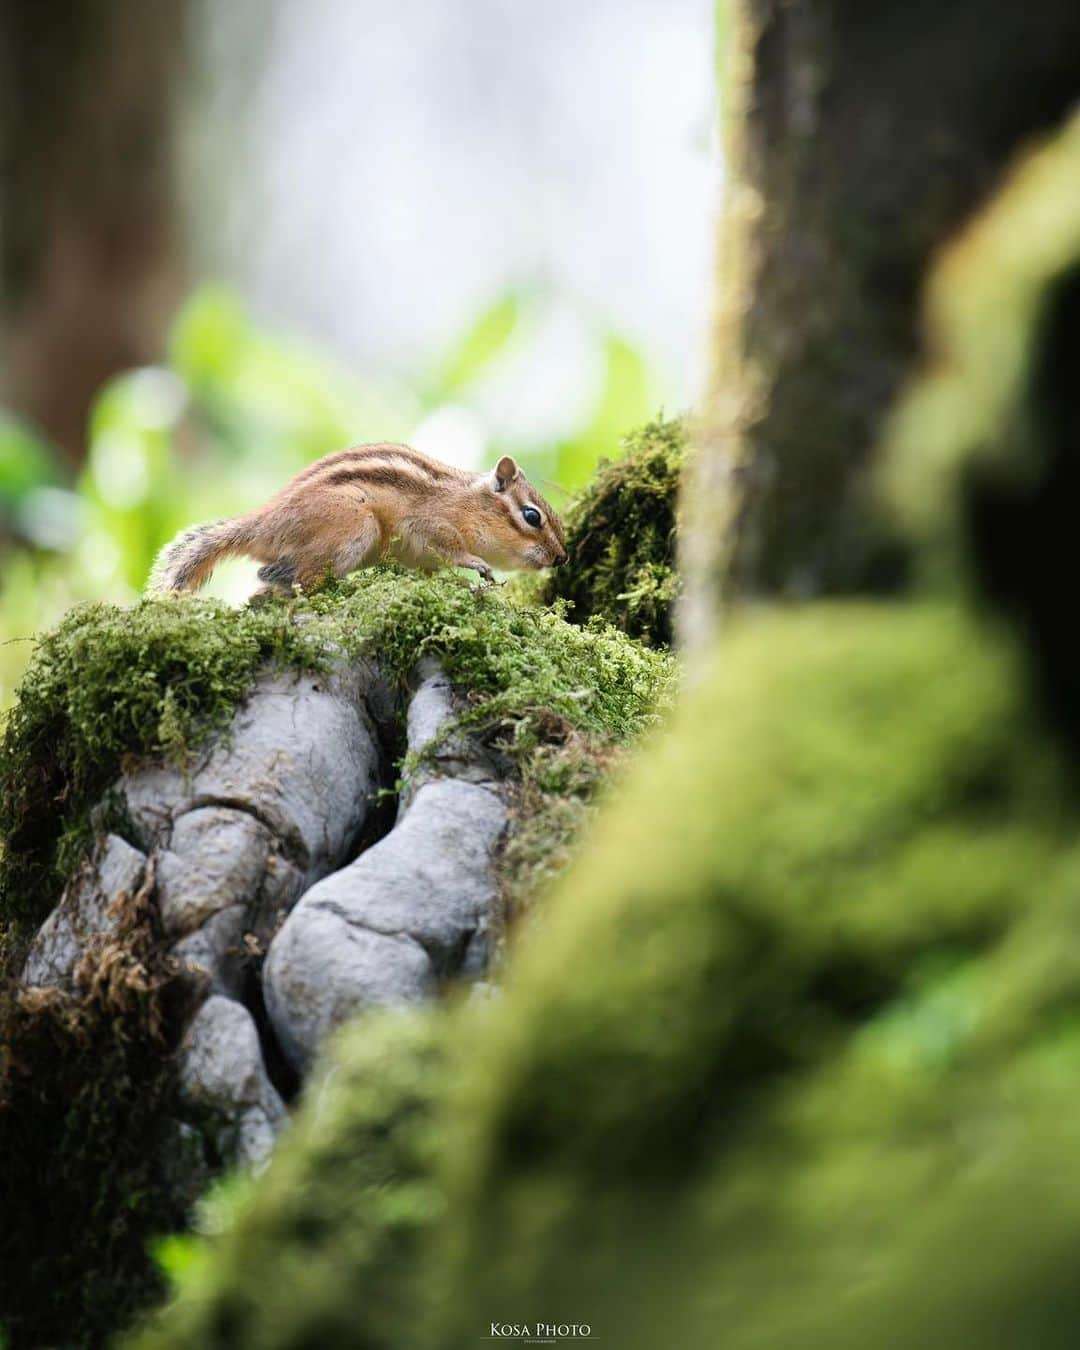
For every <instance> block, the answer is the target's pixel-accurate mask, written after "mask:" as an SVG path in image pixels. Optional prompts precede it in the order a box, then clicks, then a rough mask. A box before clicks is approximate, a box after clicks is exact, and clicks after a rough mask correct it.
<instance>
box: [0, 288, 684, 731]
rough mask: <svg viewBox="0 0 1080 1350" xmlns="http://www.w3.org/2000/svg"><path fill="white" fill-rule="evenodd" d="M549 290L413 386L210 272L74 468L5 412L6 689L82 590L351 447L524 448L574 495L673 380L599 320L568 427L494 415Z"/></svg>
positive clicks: (120, 582) (103, 587) (2, 675)
mask: <svg viewBox="0 0 1080 1350" xmlns="http://www.w3.org/2000/svg"><path fill="white" fill-rule="evenodd" d="M549 303H550V301H549V300H548V299H547V298H546V297H545V296H543V295H542V294H539V293H533V294H526V293H522V292H507V293H506V294H505V295H503V296H500V297H498V298H497V299H496V300H495V301H494V302H493V303H492V304H490V305H488V306H486V307H485V308H483V309H482V310H481V311H480V313H478V314H477V316H476V318H475V319H474V320H473V321H472V322H471V323H470V324H469V325H468V326H467V328H466V329H465V331H464V332H463V333H461V335H460V336H459V337H458V338H457V339H456V340H455V341H454V342H453V343H452V344H451V346H450V347H449V348H448V350H447V351H445V352H444V353H443V354H442V356H441V357H440V358H439V359H438V360H437V361H436V362H434V363H433V364H432V366H431V368H430V369H428V370H426V371H424V372H422V373H421V374H420V375H419V377H418V378H417V379H416V380H415V381H413V382H411V383H409V384H405V383H404V382H397V381H392V380H389V379H372V378H363V377H359V376H357V375H354V374H352V373H350V372H348V371H347V370H346V369H345V368H344V366H343V364H342V363H341V362H339V361H336V360H335V359H333V357H331V356H329V355H328V354H326V353H321V352H317V351H315V350H313V349H312V347H311V346H310V345H309V344H306V343H304V342H301V341H297V340H293V339H290V338H288V337H286V336H282V335H279V334H270V333H266V332H262V331H260V330H259V329H258V328H257V327H256V326H255V325H254V324H253V323H252V320H251V318H250V315H249V314H248V313H247V312H246V311H245V308H244V305H243V304H242V302H241V300H240V299H239V298H238V296H237V295H236V294H234V293H233V292H231V291H230V290H228V289H225V288H223V287H221V286H205V287H203V288H202V289H200V290H198V291H196V292H195V294H194V295H193V296H192V297H191V298H190V299H189V300H188V301H187V303H186V304H185V305H184V306H183V308H182V309H181V311H180V313H179V314H178V315H177V318H176V320H175V322H174V324H173V327H172V331H171V334H170V338H169V344H168V353H167V359H166V360H165V361H164V362H163V363H162V364H160V365H155V366H147V367H143V368H140V369H136V370H132V371H129V372H126V373H124V374H121V375H118V376H116V377H114V378H113V379H112V380H110V381H109V382H108V383H107V384H106V385H105V387H104V388H103V389H102V390H101V393H100V394H99V395H98V397H97V399H96V401H95V403H94V405H93V408H92V410H91V414H90V422H89V435H88V443H87V456H86V460H85V463H84V464H83V466H82V467H81V468H80V469H79V470H78V471H77V472H76V473H72V472H71V471H70V470H69V469H68V468H67V466H66V464H65V463H64V461H63V460H62V458H61V457H60V456H59V455H58V454H57V453H56V452H55V451H54V450H52V449H51V447H50V446H49V444H48V443H47V442H46V441H44V440H43V439H41V438H39V437H37V436H35V435H34V433H33V431H32V430H31V429H30V428H29V427H28V426H27V425H26V424H24V423H22V422H20V421H19V420H17V419H15V418H14V417H12V416H10V415H3V416H0V550H2V573H0V643H3V645H2V646H0V705H2V704H4V703H7V702H9V701H10V698H11V695H12V692H13V689H14V686H15V683H16V682H17V679H18V676H19V674H20V673H21V671H22V669H23V667H24V666H25V663H26V660H27V658H28V655H29V647H30V642H29V637H30V635H31V634H33V633H34V632H35V631H37V630H39V629H41V628H44V627H48V626H50V625H51V624H52V623H54V622H55V621H56V620H57V619H58V618H59V617H60V616H61V614H63V612H64V611H65V610H66V609H67V608H68V607H69V606H70V605H71V604H73V603H75V602H76V601H80V600H90V599H102V600H114V601H125V600H130V599H131V598H132V597H133V596H135V595H136V594H137V593H138V591H139V590H140V589H141V588H142V586H143V584H144V583H145V580H146V575H147V571H148V569H149V567H150V563H151V561H152V559H153V557H154V555H155V553H156V552H157V550H158V549H159V548H160V547H161V545H162V544H164V543H165V542H166V541H167V540H168V539H170V538H171V537H172V535H173V534H175V533H176V531H177V530H179V529H181V528H182V527H183V526H185V525H188V524H190V523H192V522H193V521H198V520H205V519H212V518H214V517H216V516H221V515H228V514H232V513H235V512H239V511H242V510H248V509H250V508H251V507H252V506H254V505H257V504H259V503H260V502H261V501H263V500H265V498H266V497H268V496H269V495H270V494H271V493H272V492H273V491H275V489H276V488H277V487H279V486H280V485H281V483H282V482H284V481H285V480H286V479H287V478H288V477H289V476H290V475H291V474H293V473H295V472H296V471H297V470H298V469H300V468H301V467H302V466H303V465H304V464H306V463H308V462H310V461H311V460H312V459H315V458H317V457H318V456H319V455H323V454H327V453H329V452H330V451H332V450H336V449H340V448H341V447H343V446H345V445H349V444H353V443H356V442H359V441H368V440H405V441H408V442H409V443H410V444H413V445H415V446H417V447H418V448H421V449H424V450H426V451H428V452H429V453H431V454H434V455H437V456H439V457H441V458H444V459H448V460H450V461H452V462H454V463H459V464H463V465H466V466H468V467H470V468H482V467H485V466H486V465H487V463H488V461H489V460H490V461H491V462H492V463H493V462H494V461H495V459H497V458H498V456H499V455H501V454H512V455H514V456H515V457H516V458H517V459H518V461H519V462H520V463H521V464H522V466H523V467H524V468H525V470H526V472H527V473H528V475H529V476H530V478H532V479H533V480H534V481H536V482H538V483H540V484H542V485H543V486H544V490H545V491H548V492H549V493H550V495H551V496H552V497H553V498H554V499H555V500H557V501H562V500H565V497H566V494H567V492H568V491H571V490H573V489H575V488H577V487H579V486H580V485H581V484H582V483H583V482H584V481H585V480H586V479H587V478H588V477H589V475H590V474H591V473H592V472H593V470H594V469H595V467H596V465H597V463H598V462H599V460H600V458H601V457H603V456H611V455H612V454H614V453H616V452H617V450H618V442H619V438H620V436H621V435H622V433H623V432H624V431H625V430H626V429H627V428H629V427H631V426H633V425H634V424H635V423H636V422H640V421H642V420H643V419H644V418H645V416H646V415H647V414H648V412H649V410H650V408H651V407H652V406H653V405H654V400H655V399H656V397H657V392H658V391H657V388H656V384H657V381H656V377H655V374H654V372H651V371H650V369H649V367H648V365H647V363H646V360H645V358H644V357H643V356H642V354H641V353H640V352H639V351H638V350H637V349H636V348H635V347H634V345H633V344H632V343H631V342H629V341H628V340H627V339H626V338H624V337H622V336H620V335H619V334H618V333H615V332H611V331H603V330H597V331H596V332H594V333H593V334H592V341H593V343H594V345H595V351H596V354H597V357H598V360H599V363H600V368H601V370H602V378H601V379H600V380H599V382H598V387H597V389H596V392H595V396H594V398H593V400H592V403H591V405H589V404H587V405H585V406H584V407H583V409H582V413H581V417H580V421H579V425H578V426H577V427H575V428H574V429H573V430H572V431H571V432H570V434H568V435H567V436H566V437H565V438H563V439H562V440H559V441H554V442H552V443H551V444H549V445H543V446H537V445H535V444H530V443H528V442H521V441H520V440H516V439H515V438H514V437H513V435H508V434H505V433H504V434H501V435H500V434H498V433H497V432H495V431H493V429H492V428H491V427H490V425H489V424H488V423H487V421H486V420H485V418H484V415H483V411H482V408H481V407H480V406H479V404H478V400H477V399H476V397H475V396H476V392H477V391H478V390H480V389H482V388H483V387H484V385H485V384H490V382H492V381H493V380H497V379H498V378H499V372H500V367H505V365H506V364H507V363H508V362H510V361H516V360H520V359H521V352H522V349H523V348H526V349H527V347H528V345H529V343H530V342H531V341H532V340H533V337H534V335H535V332H536V330H537V328H538V326H539V325H540V324H541V323H542V322H543V321H544V315H545V310H546V308H547V306H548V305H549ZM252 575H253V567H252V566H251V565H249V564H246V563H237V564H234V565H233V566H232V567H230V568H223V569H222V574H221V576H220V577H219V578H216V579H215V582H214V583H213V584H212V586H211V592H212V593H216V594H219V595H222V596H224V597H225V598H229V599H233V600H240V599H242V598H243V597H244V596H246V595H247V594H248V593H249V592H250V589H251V584H252Z"/></svg>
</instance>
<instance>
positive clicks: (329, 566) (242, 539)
mask: <svg viewBox="0 0 1080 1350" xmlns="http://www.w3.org/2000/svg"><path fill="white" fill-rule="evenodd" d="M237 555H239V556H243V557H248V558H254V559H255V561H256V562H260V563H262V564H263V566H262V567H261V568H260V569H259V580H260V581H262V582H263V583H264V585H263V587H262V588H261V589H260V590H259V591H257V592H256V595H257V596H260V597H261V596H265V595H269V594H273V593H275V592H277V593H284V594H290V593H291V592H292V589H293V587H294V586H300V587H301V588H302V589H304V590H306V589H308V588H309V587H311V586H313V585H314V584H315V583H316V582H318V581H321V580H323V579H324V578H325V577H326V576H327V575H328V574H330V575H333V576H336V577H342V576H345V575H346V574H347V573H348V572H352V571H354V570H355V569H356V568H358V567H367V566H369V565H370V564H372V563H375V562H379V561H380V560H381V559H383V558H393V559H395V560H396V561H397V562H401V563H405V564H406V565H407V566H410V567H418V568H421V569H423V570H425V571H431V570H434V569H435V568H437V567H445V566H450V567H471V568H473V569H474V570H475V571H477V572H479V573H480V576H481V577H483V579H484V580H485V581H489V582H490V581H493V580H494V576H493V574H492V568H493V567H498V568H540V567H552V566H558V565H559V564H560V563H564V562H566V556H567V555H566V545H565V538H564V536H563V527H562V522H561V521H560V520H559V517H558V516H557V515H556V514H555V512H554V511H553V510H552V509H551V507H550V506H549V505H548V504H547V502H546V501H545V500H544V499H543V497H541V496H540V494H539V493H538V492H537V491H536V489H535V488H533V487H532V486H531V485H530V484H529V482H528V480H527V479H526V477H525V475H524V474H523V473H522V472H521V470H520V469H519V468H518V466H517V465H516V464H515V463H514V461H513V460H512V459H511V458H510V456H509V455H504V456H503V457H502V459H500V460H499V462H498V464H496V465H495V468H494V469H493V470H492V471H491V472H490V473H468V472H466V471H465V470H464V469H454V468H451V467H450V466H449V465H448V464H440V463H439V461H438V460H435V459H430V458H429V457H428V456H427V455H422V454H421V453H420V452H419V451H418V450H412V449H410V448H409V447H408V446H407V445H357V446H354V447H353V448H352V449H351V450H341V451H339V452H338V453H337V454H333V455H326V456H324V458H322V459H319V460H316V461H315V463H314V464H309V465H308V467H307V468H306V469H302V470H301V471H300V472H299V473H298V474H297V475H296V477H295V478H293V479H291V480H290V481H289V482H288V483H286V484H285V486H284V487H283V488H282V489H281V491H280V492H278V493H276V494H275V495H274V496H273V497H271V498H270V500H269V501H268V502H267V503H266V505H265V506H262V507H260V508H259V509H258V510H257V511H252V512H251V513H250V514H249V515H245V516H236V517H234V518H232V519H229V520H217V521H213V522H212V523H210V524H208V525H196V526H195V527H194V528H193V529H190V530H185V531H184V532H183V533H182V534H179V535H178V536H177V537H176V538H175V539H174V540H173V541H172V543H171V544H167V545H166V546H165V548H163V549H162V550H161V552H160V553H159V554H158V557H157V561H156V562H155V563H154V566H153V569H152V571H151V573H150V580H149V583H148V588H149V589H150V590H151V591H156V592H168V591H193V590H197V589H198V588H199V587H200V586H202V585H203V584H204V583H205V582H206V581H207V580H208V579H209V577H210V574H211V573H212V572H213V570H214V568H215V567H216V565H217V564H218V562H219V561H220V560H221V559H222V558H227V557H234V556H237Z"/></svg>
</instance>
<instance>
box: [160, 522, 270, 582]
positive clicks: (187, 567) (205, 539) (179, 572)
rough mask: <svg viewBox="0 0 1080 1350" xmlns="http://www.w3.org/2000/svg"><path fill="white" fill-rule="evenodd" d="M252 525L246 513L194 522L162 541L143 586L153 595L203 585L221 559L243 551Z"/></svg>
mask: <svg viewBox="0 0 1080 1350" xmlns="http://www.w3.org/2000/svg"><path fill="white" fill-rule="evenodd" d="M252 534H253V526H252V523H251V521H250V520H249V518H248V517H246V516H236V517H234V518H233V519H230V520H212V521H211V522H210V523H209V524H208V525H195V526H193V527H192V528H191V529H190V530H185V531H184V532H183V533H182V534H178V535H177V536H176V538H175V539H174V540H173V541H172V543H171V544H166V545H165V547H164V548H163V549H162V550H161V552H160V553H159V554H158V555H157V558H156V559H155V560H154V566H153V567H152V568H151V569H150V580H149V581H148V582H147V585H146V588H147V590H148V591H152V592H154V593H156V594H159V595H161V594H166V593H168V592H169V591H197V590H198V589H199V587H200V586H203V585H205V584H206V582H207V581H209V579H210V574H211V573H212V572H213V570H214V568H215V567H216V566H217V565H218V563H219V562H220V561H221V559H222V558H228V557H232V556H234V555H236V554H238V553H246V552H247V551H248V549H249V547H250V546H251V543H252Z"/></svg>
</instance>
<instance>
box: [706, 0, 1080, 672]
mask: <svg viewBox="0 0 1080 1350" xmlns="http://www.w3.org/2000/svg"><path fill="white" fill-rule="evenodd" d="M733 17H734V21H733V24H732V38H731V42H730V46H729V51H728V62H727V64H728V76H727V79H728V83H727V88H726V90H725V94H726V98H727V102H728V109H729V117H730V123H731V128H732V130H731V134H730V136H729V142H730V144H729V156H728V171H729V175H730V177H729V188H728V194H727V195H728V200H727V209H726V212H725V219H724V221H723V224H722V227H721V259H720V271H721V294H720V304H719V320H718V325H717V334H716V357H715V365H714V381H713V387H712V390H711V393H710V398H709V403H708V406H707V409H706V416H705V418H704V427H703V429H702V438H701V439H702V453H701V457H700V462H699V466H698V475H697V479H696V481H695V486H694V490H693V491H692V493H691V497H692V501H691V502H690V503H689V507H690V510H689V515H690V519H691V522H692V524H691V527H690V529H689V530H688V535H689V538H688V540H687V543H686V553H685V565H686V567H687V570H688V571H689V573H690V587H689V596H688V600H687V603H686V606H685V609H684V612H683V616H682V619H683V624H682V626H683V631H684V635H685V637H686V640H687V642H688V644H689V645H690V646H700V645H701V644H702V643H703V642H704V641H705V640H707V638H708V636H709V635H710V633H711V632H712V630H713V628H714V627H715V622H716V614H717V611H718V608H719V606H720V605H722V603H723V602H724V600H725V599H727V598H730V597H732V596H735V595H741V596H746V597H754V596H762V595H814V594H822V593H830V592H831V593H837V592H852V591H866V590H880V589H883V588H886V587H890V586H894V585H895V584H897V582H898V581H899V580H900V579H901V578H902V576H903V571H904V558H903V555H902V553H901V551H900V550H899V549H898V548H897V547H896V546H895V545H893V544H891V543H890V542H889V540H888V539H887V538H886V537H885V536H884V534H883V532H882V530H881V529H880V527H878V526H876V525H875V523H874V522H873V519H872V512H871V510H870V509H869V508H868V501H867V494H866V487H867V477H868V470H869V469H870V468H871V464H872V457H873V449H874V446H875V444H876V442H877V440H878V437H879V434H880V431H881V427H882V421H883V418H884V416H885V414H886V413H887V412H888V410H889V407H890V405H891V403H892V401H893V398H894V396H895V395H896V393H897V392H898V390H899V388H900V386H901V385H902V383H903V381H904V380H905V378H906V376H907V375H908V374H909V373H910V372H911V370H912V366H913V363H914V362H915V360H916V358H917V355H918V336H917V326H918V304H919V293H920V286H921V283H922V279H923V276H924V274H925V271H926V267H927V264H928V262H929V260H930V258H931V256H932V255H933V253H934V251H935V250H936V249H937V247H938V246H939V245H940V244H941V243H942V242H943V240H945V239H946V238H947V237H948V236H949V235H950V234H951V233H952V232H953V231H954V230H955V228H956V227H957V226H958V225H959V224H960V223H961V222H962V221H963V220H964V219H965V218H966V217H967V216H968V215H969V214H970V212H971V211H972V210H973V208H974V207H975V206H977V204H978V203H979V202H980V201H981V200H982V199H983V198H984V197H985V196H986V194H987V193H988V191H989V190H990V189H991V188H992V187H993V186H994V184H995V182H996V181H997V179H998V178H999V175H1000V173H1001V171H1002V169H1003V168H1004V167H1005V165H1006V164H1007V163H1008V162H1009V160H1010V158H1011V157H1012V155H1013V153H1014V152H1015V151H1016V150H1017V149H1018V148H1019V147H1021V146H1022V145H1024V144H1025V143H1026V142H1028V141H1029V140H1030V139H1031V138H1032V137H1034V136H1036V135H1037V134H1038V133H1040V132H1042V131H1044V130H1046V129H1049V128H1051V127H1053V126H1054V125H1055V124H1056V123H1057V122H1059V121H1060V120H1061V119H1062V117H1063V116H1064V115H1065V114H1066V113H1067V112H1068V111H1069V109H1070V108H1071V106H1072V105H1073V103H1074V100H1075V98H1076V91H1077V88H1078V87H1080V7H1077V6H1075V5H1067V4H1062V3H1061V0H1029V3H1026V4H1023V5H1017V4H1013V3H1012V0H960V2H959V3H954V4H941V3H938V0H880V3H876V4H872V5H868V4H860V3H857V0H741V3H739V4H737V12H736V14H735V15H734V16H733Z"/></svg>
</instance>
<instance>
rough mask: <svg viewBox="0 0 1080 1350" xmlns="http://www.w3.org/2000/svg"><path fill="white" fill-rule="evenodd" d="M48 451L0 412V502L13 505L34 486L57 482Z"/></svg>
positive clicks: (17, 422) (21, 427)
mask: <svg viewBox="0 0 1080 1350" xmlns="http://www.w3.org/2000/svg"><path fill="white" fill-rule="evenodd" d="M59 478H60V474H59V470H58V466H57V463H56V458H55V456H54V454H53V453H52V451H50V450H49V448H48V447H47V446H46V445H45V443H44V442H43V441H40V440H38V438H37V437H36V436H35V435H34V434H33V433H32V432H31V431H30V430H29V429H28V428H27V427H26V426H25V425H24V424H23V423H22V422H20V421H18V420H17V419H16V418H14V417H12V416H10V415H9V414H8V413H5V412H2V411H0V502H2V503H5V504H9V505H14V504H15V503H16V502H18V501H19V500H20V499H21V498H23V497H24V496H26V494H27V493H29V492H32V491H33V490H34V489H35V488H39V487H44V486H46V485H47V484H52V483H56V482H58V481H59Z"/></svg>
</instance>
